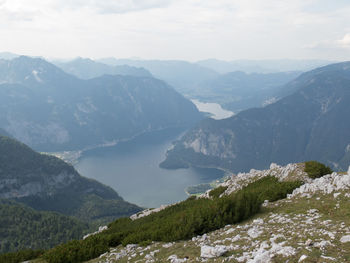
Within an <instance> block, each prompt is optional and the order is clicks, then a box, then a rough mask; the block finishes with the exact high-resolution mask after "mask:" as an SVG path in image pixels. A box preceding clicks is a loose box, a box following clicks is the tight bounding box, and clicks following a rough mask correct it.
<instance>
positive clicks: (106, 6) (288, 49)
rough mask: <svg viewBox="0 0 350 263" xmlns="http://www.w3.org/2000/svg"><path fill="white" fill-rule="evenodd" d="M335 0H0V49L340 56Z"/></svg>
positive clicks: (348, 8) (192, 56) (341, 15)
mask: <svg viewBox="0 0 350 263" xmlns="http://www.w3.org/2000/svg"><path fill="white" fill-rule="evenodd" d="M339 1H340V2H341V3H342V4H339ZM339 1H338V0H337V1H335V2H336V3H334V4H333V2H332V1H329V0H293V1H281V0H264V1H261V0H234V1H233V0H214V1H213V0H45V1H43V0H31V1H28V0H11V1H10V0H7V1H4V0H0V34H1V36H2V41H1V42H0V51H1V50H10V51H13V52H17V53H27V54H28V53H30V54H32V55H42V56H61V57H62V56H65V57H67V56H87V57H103V56H116V57H133V56H138V57H144V58H158V59H167V58H169V59H170V58H178V59H188V60H199V59H205V58H210V57H216V58H219V59H227V60H230V59H244V58H248V59H265V58H284V57H292V58H307V57H313V58H329V59H332V56H333V54H335V53H336V52H335V51H334V52H333V51H332V50H334V49H337V50H340V51H339V53H337V54H336V55H337V57H340V58H341V57H345V56H349V55H347V53H349V52H348V50H347V47H348V46H349V36H348V35H347V34H348V33H349V32H350V27H349V25H350V17H349V15H348V14H349V13H350V2H348V0H339ZM325 3H327V8H325V7H322V8H316V7H319V6H321V5H323V4H325ZM305 47H307V48H305ZM331 51H332V52H333V53H332V52H331ZM337 52H338V51H337ZM341 52H342V53H341ZM310 54H311V55H310ZM342 55H344V56H342Z"/></svg>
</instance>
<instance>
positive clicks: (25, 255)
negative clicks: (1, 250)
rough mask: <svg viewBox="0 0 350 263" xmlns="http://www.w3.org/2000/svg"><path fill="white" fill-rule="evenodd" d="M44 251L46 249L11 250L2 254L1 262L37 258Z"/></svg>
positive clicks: (16, 261)
mask: <svg viewBox="0 0 350 263" xmlns="http://www.w3.org/2000/svg"><path fill="white" fill-rule="evenodd" d="M43 253H44V250H31V249H27V250H21V251H18V252H11V253H6V254H1V255H0V262H4V263H5V262H6V263H19V262H23V261H27V260H31V259H35V258H37V257H39V256H41V255H42V254H43Z"/></svg>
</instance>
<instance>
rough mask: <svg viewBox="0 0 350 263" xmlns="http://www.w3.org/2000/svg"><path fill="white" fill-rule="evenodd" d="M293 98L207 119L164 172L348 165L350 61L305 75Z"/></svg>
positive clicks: (293, 87) (171, 154) (291, 86)
mask: <svg viewBox="0 0 350 263" xmlns="http://www.w3.org/2000/svg"><path fill="white" fill-rule="evenodd" d="M283 89H284V90H286V91H288V93H290V94H291V95H288V96H286V97H284V98H282V99H280V100H279V101H277V102H275V103H272V104H270V105H268V106H266V107H262V108H252V109H249V110H246V111H242V112H240V113H239V114H237V115H235V116H233V117H231V118H227V119H223V120H213V119H206V120H204V121H202V122H201V123H199V124H198V125H197V126H196V127H195V128H193V129H191V130H190V131H188V132H187V133H186V134H185V135H184V136H183V137H182V138H181V139H180V140H179V141H178V142H176V143H175V146H174V147H173V148H172V149H171V150H169V151H168V153H167V158H166V160H165V161H164V162H163V163H162V164H161V166H162V167H166V168H179V167H189V166H192V165H193V166H204V167H220V168H223V169H227V170H230V171H232V172H239V171H248V170H250V169H251V168H255V169H260V168H266V167H267V166H268V165H269V164H270V163H271V162H276V163H279V164H286V163H289V162H300V161H302V160H319V161H322V162H324V163H326V164H327V165H330V166H332V167H333V168H335V169H346V168H347V166H348V165H349V161H350V153H349V152H350V146H349V143H350V135H349V133H348V131H349V129H350V122H349V120H348V118H347V116H348V114H349V112H350V104H349V101H350V62H344V63H338V64H332V65H328V66H325V67H321V68H317V69H315V70H312V71H309V72H307V73H304V74H302V75H301V76H299V77H298V78H296V79H295V80H293V81H291V82H290V83H288V84H287V85H286V86H285V87H284V88H283Z"/></svg>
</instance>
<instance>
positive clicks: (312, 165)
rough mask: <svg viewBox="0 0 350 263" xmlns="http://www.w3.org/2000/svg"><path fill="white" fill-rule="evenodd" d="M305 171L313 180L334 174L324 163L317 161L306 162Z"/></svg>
mask: <svg viewBox="0 0 350 263" xmlns="http://www.w3.org/2000/svg"><path fill="white" fill-rule="evenodd" d="M304 171H305V172H306V173H307V174H308V176H309V177H310V178H312V179H315V178H319V177H322V176H324V175H326V174H331V173H333V171H332V169H331V168H329V167H328V166H325V165H324V164H323V163H319V162H317V161H308V162H305V169H304Z"/></svg>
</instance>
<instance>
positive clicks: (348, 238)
mask: <svg viewBox="0 0 350 263" xmlns="http://www.w3.org/2000/svg"><path fill="white" fill-rule="evenodd" d="M340 242H342V243H348V242H350V235H346V236H342V237H341V239H340Z"/></svg>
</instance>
